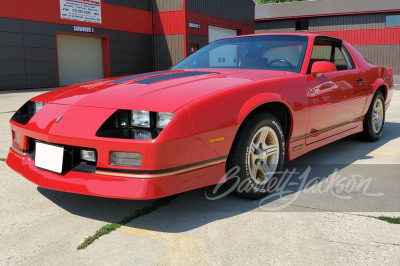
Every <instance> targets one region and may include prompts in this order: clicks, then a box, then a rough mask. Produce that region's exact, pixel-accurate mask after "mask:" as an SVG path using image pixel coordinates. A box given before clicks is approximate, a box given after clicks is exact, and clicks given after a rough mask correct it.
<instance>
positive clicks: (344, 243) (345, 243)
mask: <svg viewBox="0 0 400 266" xmlns="http://www.w3.org/2000/svg"><path fill="white" fill-rule="evenodd" d="M329 242H332V243H337V244H343V245H351V246H358V247H361V246H362V245H358V244H353V243H347V242H339V241H333V240H329Z"/></svg>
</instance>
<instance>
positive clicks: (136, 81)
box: [33, 69, 298, 112]
mask: <svg viewBox="0 0 400 266" xmlns="http://www.w3.org/2000/svg"><path fill="white" fill-rule="evenodd" d="M293 75H298V74H296V73H290V72H281V71H265V70H237V69H236V70H232V69H196V71H183V70H170V71H160V72H152V73H146V74H140V75H134V76H127V77H121V78H113V79H104V80H98V81H92V82H87V83H83V84H78V85H73V86H69V87H65V88H61V89H58V90H54V91H51V92H48V93H46V94H43V95H41V96H38V97H36V98H34V99H33V100H34V101H41V102H47V103H54V104H62V105H77V106H87V107H99V108H111V109H128V110H131V109H137V110H148V111H155V112H157V111H165V112H173V111H175V110H177V109H178V108H179V107H181V106H183V105H185V104H187V103H189V102H191V101H194V100H196V99H198V98H201V97H204V96H206V95H209V94H212V93H214V92H217V91H220V90H224V89H228V88H233V87H236V86H240V85H244V84H247V83H250V82H256V81H261V80H268V79H276V78H283V77H287V76H293Z"/></svg>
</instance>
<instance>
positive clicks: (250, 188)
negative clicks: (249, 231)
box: [226, 113, 285, 199]
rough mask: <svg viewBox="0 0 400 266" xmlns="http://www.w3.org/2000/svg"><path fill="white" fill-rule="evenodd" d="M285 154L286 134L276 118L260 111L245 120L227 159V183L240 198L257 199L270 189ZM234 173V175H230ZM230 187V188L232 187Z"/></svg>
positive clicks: (280, 168) (277, 175)
mask: <svg viewBox="0 0 400 266" xmlns="http://www.w3.org/2000/svg"><path fill="white" fill-rule="evenodd" d="M284 157H285V137H284V133H283V130H282V126H281V124H280V122H279V121H278V119H276V118H275V117H274V116H272V115H270V114H263V113H259V114H256V115H254V116H252V117H251V118H249V119H248V120H246V121H245V122H244V124H243V125H242V126H241V128H240V130H239V132H238V134H237V136H236V139H235V141H234V143H233V146H232V149H231V152H230V155H229V157H228V161H227V168H226V171H227V173H228V175H227V179H228V184H227V185H228V186H234V189H233V190H232V192H233V194H235V195H236V196H239V197H242V198H249V199H259V198H262V197H264V196H266V195H267V194H268V193H270V192H271V190H272V189H273V187H272V186H271V183H276V182H273V181H272V180H273V179H277V178H278V177H279V172H280V171H281V170H282V167H283V162H284ZM235 169H236V171H235ZM230 173H231V174H232V173H235V174H236V175H235V176H234V177H233V178H234V179H233V180H232V177H230V176H229V174H230ZM231 189H232V188H231Z"/></svg>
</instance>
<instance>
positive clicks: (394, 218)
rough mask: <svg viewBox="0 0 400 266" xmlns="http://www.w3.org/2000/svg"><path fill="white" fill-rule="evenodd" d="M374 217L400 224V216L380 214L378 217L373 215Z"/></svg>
mask: <svg viewBox="0 0 400 266" xmlns="http://www.w3.org/2000/svg"><path fill="white" fill-rule="evenodd" d="M374 218H376V219H379V220H381V221H385V222H388V223H391V224H400V217H387V216H380V217H374Z"/></svg>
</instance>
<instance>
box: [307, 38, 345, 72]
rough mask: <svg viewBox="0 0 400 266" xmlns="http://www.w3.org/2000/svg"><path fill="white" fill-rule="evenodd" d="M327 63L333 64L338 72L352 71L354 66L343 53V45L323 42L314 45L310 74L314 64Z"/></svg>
mask: <svg viewBox="0 0 400 266" xmlns="http://www.w3.org/2000/svg"><path fill="white" fill-rule="evenodd" d="M317 61H326V62H331V63H333V64H334V65H335V66H336V68H337V70H338V71H342V70H347V69H352V68H353V65H352V63H351V62H350V61H349V59H348V57H347V56H346V55H345V54H344V53H343V50H342V48H341V45H339V44H337V43H330V42H327V41H323V42H321V43H318V41H316V43H315V44H314V48H313V52H312V55H311V61H310V67H309V73H310V72H311V67H312V64H313V63H314V62H317Z"/></svg>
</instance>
